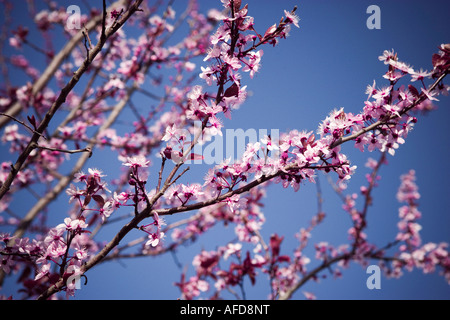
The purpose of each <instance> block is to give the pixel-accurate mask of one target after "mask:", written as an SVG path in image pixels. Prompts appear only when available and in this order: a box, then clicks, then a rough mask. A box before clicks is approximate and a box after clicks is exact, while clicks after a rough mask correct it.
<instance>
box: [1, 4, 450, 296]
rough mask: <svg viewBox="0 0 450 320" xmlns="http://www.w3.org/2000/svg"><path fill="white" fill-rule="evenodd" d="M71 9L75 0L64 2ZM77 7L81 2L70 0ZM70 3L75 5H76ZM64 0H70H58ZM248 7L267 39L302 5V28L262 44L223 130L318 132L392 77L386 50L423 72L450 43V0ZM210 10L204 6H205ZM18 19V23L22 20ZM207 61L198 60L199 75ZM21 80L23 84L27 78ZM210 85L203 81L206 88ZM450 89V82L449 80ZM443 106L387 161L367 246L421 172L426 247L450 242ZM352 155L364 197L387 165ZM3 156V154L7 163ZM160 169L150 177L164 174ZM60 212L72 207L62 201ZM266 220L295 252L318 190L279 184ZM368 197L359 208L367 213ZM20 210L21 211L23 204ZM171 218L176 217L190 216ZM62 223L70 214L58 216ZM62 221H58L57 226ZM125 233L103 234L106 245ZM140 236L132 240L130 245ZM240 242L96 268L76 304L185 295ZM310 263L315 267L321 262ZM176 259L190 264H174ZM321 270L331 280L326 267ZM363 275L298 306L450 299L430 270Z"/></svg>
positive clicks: (326, 232) (325, 233)
mask: <svg viewBox="0 0 450 320" xmlns="http://www.w3.org/2000/svg"><path fill="white" fill-rule="evenodd" d="M66 2H67V4H68V5H69V1H64V3H66ZM72 2H73V1H72ZM72 2H71V3H70V4H72ZM60 3H62V1H60ZM199 3H200V6H201V8H204V12H206V11H207V9H208V8H210V7H212V6H215V7H217V8H220V7H221V3H220V1H210V0H202V1H199ZM243 3H248V4H249V15H251V16H253V17H254V18H255V28H256V30H257V31H258V32H259V33H264V31H265V30H266V29H267V28H268V27H269V26H271V25H272V24H273V23H276V22H278V21H279V20H280V18H281V17H282V16H283V10H284V9H286V10H291V9H292V8H293V7H294V5H297V6H298V9H297V15H298V16H299V17H300V19H301V20H300V23H299V24H300V28H299V29H297V28H293V29H292V31H291V34H290V36H289V37H288V38H287V39H286V40H282V41H280V43H279V45H278V46H277V47H275V48H272V47H268V46H266V47H264V48H263V50H264V56H263V59H262V68H261V70H260V72H259V74H257V75H256V76H255V78H254V79H253V80H249V81H247V82H246V83H245V84H246V85H247V86H248V87H247V90H248V91H250V92H252V95H251V96H250V97H249V99H248V100H247V101H246V102H245V104H243V105H242V106H241V108H240V109H239V110H238V111H236V112H234V113H233V119H232V120H231V121H228V120H226V121H224V124H225V128H230V129H238V128H241V129H243V130H247V129H256V130H259V129H267V130H269V131H270V130H271V129H277V130H279V131H280V132H284V131H289V130H291V129H298V130H314V131H315V130H316V129H317V126H318V125H319V123H320V122H321V121H322V120H323V119H324V118H325V117H326V116H327V114H328V113H329V112H330V111H331V110H333V109H334V108H341V107H344V110H345V111H346V112H353V113H358V112H359V111H360V110H361V109H362V107H363V105H364V101H365V100H366V98H367V96H366V94H365V89H366V86H367V85H369V84H372V82H373V80H376V82H377V85H378V86H380V87H381V86H384V85H386V84H387V81H386V80H385V79H384V78H382V75H383V74H384V73H385V72H386V66H385V65H384V64H383V63H382V62H380V61H378V56H379V55H381V54H382V52H383V50H385V49H388V50H390V49H394V50H395V51H396V52H397V53H398V57H399V59H400V60H402V61H405V62H407V63H409V64H411V65H412V66H414V67H415V68H417V69H419V68H420V67H422V68H423V69H428V70H430V69H431V67H432V66H431V55H432V54H433V53H435V52H437V50H438V49H437V47H438V46H439V45H440V44H441V43H445V42H448V41H449V39H450V37H449V36H450V20H449V19H448V12H450V3H449V2H448V1H436V0H433V1H377V2H373V1H365V0H363V1H356V0H353V1H291V0H284V1H267V0H264V1H258V0H249V1H246V2H245V1H243ZM184 4H185V2H184V1H175V4H174V9H175V11H176V12H177V13H181V11H182V8H183V6H184ZM372 4H376V5H378V6H379V8H380V9H381V29H379V30H369V29H368V28H367V27H366V20H367V18H368V17H369V14H367V13H366V9H367V7H368V6H369V5H372ZM202 10H203V9H202ZM16 18H17V19H19V18H20V16H19V15H18V16H17V17H16ZM201 65H202V66H203V64H202V61H201V60H198V61H197V69H198V70H200V66H201ZM18 81H20V79H18ZM198 83H199V84H201V80H200V79H199V81H198ZM447 83H448V80H447ZM439 99H440V101H439V102H438V103H437V106H438V109H437V110H435V111H433V112H431V113H429V114H428V115H426V116H423V117H420V118H419V122H418V123H417V125H416V127H415V129H414V130H413V132H412V133H411V134H410V136H409V137H408V139H407V141H406V144H405V145H402V146H401V147H400V148H399V149H398V151H397V152H396V155H395V156H394V157H391V156H389V157H388V161H389V165H387V166H384V167H383V168H382V169H381V171H380V175H381V176H382V179H381V181H380V183H379V187H378V188H377V189H375V190H374V192H373V197H374V205H373V206H371V207H370V209H369V213H368V222H369V227H368V229H367V230H366V233H367V234H368V237H369V239H370V240H371V241H372V242H373V243H375V244H378V245H380V246H383V245H385V244H386V243H387V242H389V241H391V240H392V239H393V238H394V237H395V235H396V233H397V227H396V223H397V221H398V208H399V207H400V206H401V204H399V203H398V202H397V200H396V192H397V189H398V186H399V183H400V175H401V174H404V173H406V172H407V171H408V170H409V169H415V171H416V177H417V183H418V185H419V191H420V193H421V196H422V197H421V199H420V201H419V203H420V206H419V210H420V211H421V212H422V219H421V221H420V222H421V224H422V226H423V229H422V231H421V236H422V240H423V243H427V242H441V241H444V242H450V236H449V232H448V230H449V226H450V216H449V210H448V208H449V205H450V203H449V199H450V197H449V196H450V194H449V188H448V181H449V179H450V171H449V170H448V167H447V166H446V158H447V157H448V156H449V155H450V154H449V149H448V146H449V134H448V131H447V128H448V119H449V118H450V110H449V108H450V99H449V97H445V96H440V97H439ZM343 150H344V153H346V154H347V155H348V157H349V158H350V159H351V161H352V162H353V163H354V164H356V165H357V166H358V169H357V173H356V174H355V176H354V177H353V178H352V180H351V182H350V183H349V186H348V190H349V192H358V190H359V186H360V185H361V184H364V183H365V179H364V175H365V173H366V172H368V171H367V169H366V168H365V167H364V164H365V161H366V159H367V158H368V157H373V158H375V159H378V157H379V155H378V154H377V153H372V154H371V153H369V152H367V151H366V152H365V153H361V152H360V151H358V150H357V149H355V148H354V147H353V145H352V144H351V143H347V144H346V145H344V146H343ZM104 159H105V158H104V157H101V156H100V157H93V158H92V159H91V160H90V162H89V164H88V166H89V167H101V168H103V169H104V171H105V173H107V174H108V169H109V170H110V172H111V176H113V170H114V168H117V167H118V166H120V163H119V162H117V161H116V162H114V161H111V162H109V163H105V161H104ZM1 160H3V155H2V156H1ZM158 169H159V164H158V163H157V164H156V165H155V169H154V170H153V171H152V172H154V173H153V175H154V176H156V175H157V170H158ZM205 172H206V170H205V167H204V166H197V167H195V166H194V165H193V166H191V170H190V171H189V173H188V175H187V176H186V177H184V178H185V179H186V180H185V181H190V182H192V181H194V182H202V177H203V175H204V173H205ZM319 179H320V185H321V187H322V191H323V197H324V203H323V209H324V211H325V212H326V214H327V218H326V219H325V222H324V223H323V224H322V225H320V226H319V227H318V228H317V229H315V230H314V231H313V236H312V238H311V240H310V241H311V243H316V242H320V241H328V242H329V243H331V244H333V245H335V246H338V245H339V244H342V243H346V242H347V230H348V228H349V227H350V226H351V222H350V219H349V217H348V216H347V214H346V213H345V212H344V211H343V210H342V209H341V204H342V203H341V201H340V199H339V198H338V197H337V196H336V195H335V194H334V192H333V191H332V190H331V188H330V186H329V185H328V183H327V180H326V177H325V176H323V175H319ZM60 198H61V199H60V200H61V202H60V203H59V204H55V205H54V206H52V209H56V210H58V209H60V208H63V207H64V206H66V204H65V201H66V199H64V196H62V197H60ZM264 204H265V207H264V208H263V211H264V213H265V216H266V219H267V221H266V223H265V224H264V227H263V230H262V235H263V236H265V238H266V239H268V238H269V236H270V235H271V234H273V233H278V234H279V235H284V236H285V240H284V242H283V245H282V248H281V252H282V253H284V254H291V252H292V249H293V248H294V247H295V245H296V244H297V242H296V239H295V237H294V234H295V233H296V232H298V231H299V229H300V228H301V227H306V224H307V223H308V222H309V221H310V219H311V217H312V216H313V215H314V214H315V213H316V212H317V199H316V187H315V185H312V184H309V183H308V184H304V185H302V187H301V188H300V190H299V191H298V192H297V193H295V192H293V191H292V190H291V189H288V190H285V189H283V188H282V187H281V186H280V185H271V186H270V187H269V188H268V192H267V197H266V199H265V200H264ZM361 206H362V202H359V207H361ZM16 208H17V210H19V209H20V205H19V204H16ZM188 214H193V213H186V215H183V216H181V217H175V216H174V217H168V218H167V222H169V223H170V222H173V221H177V220H178V219H180V218H184V217H186V216H187V215H188ZM61 220H62V219H61ZM57 223H59V222H57ZM119 227H120V226H119V225H114V226H112V227H111V229H108V230H105V232H104V234H103V235H102V236H104V237H105V240H106V239H108V236H109V237H110V236H111V235H113V234H114V232H116V231H117V230H118V228H119ZM137 235H138V234H136V233H133V234H131V235H130V236H129V238H126V239H130V240H131V239H133V237H136V236H137ZM233 237H234V235H233V230H232V229H231V228H222V227H220V228H218V227H216V228H215V229H214V230H213V232H210V233H209V234H205V235H203V236H202V237H200V238H199V239H198V241H197V242H196V243H194V244H193V245H192V246H188V247H185V248H184V247H182V248H180V249H179V250H178V251H177V252H176V254H174V255H171V254H167V255H165V256H162V257H158V258H145V259H144V258H139V259H135V260H124V261H117V262H108V263H105V264H101V265H99V266H96V267H95V268H94V269H92V270H89V272H88V274H87V276H88V278H89V282H88V285H87V286H83V287H82V289H81V290H79V291H77V293H76V298H77V299H175V298H177V297H178V296H179V291H178V289H177V288H176V287H174V286H172V284H173V283H174V282H176V281H179V274H180V272H181V271H182V268H183V267H185V266H186V267H188V270H189V271H188V275H192V274H193V267H192V264H191V261H192V258H193V256H194V255H195V254H197V253H198V252H199V250H200V249H206V250H213V249H214V248H216V247H217V246H218V245H223V244H225V243H226V242H228V241H230V240H232V239H233ZM306 252H307V253H308V252H309V253H310V254H309V256H310V257H311V259H312V262H311V264H310V265H309V267H310V268H313V267H314V266H315V265H317V262H316V261H315V260H314V259H313V255H314V253H313V251H306ZM177 261H179V262H180V263H181V264H182V266H181V269H180V267H179V266H177V263H176V262H177ZM324 274H327V273H326V272H324ZM367 276H368V275H367V274H366V272H365V268H362V267H361V266H359V265H356V264H352V266H351V267H350V268H349V269H344V270H343V277H342V278H341V279H338V280H333V279H330V277H327V278H326V279H321V280H320V283H314V282H311V283H308V284H307V285H305V286H304V287H303V288H302V289H301V290H299V292H297V293H296V294H295V295H294V296H293V298H294V299H304V296H303V294H302V293H301V291H303V290H305V291H309V292H312V293H314V294H315V295H316V296H317V298H318V299H449V298H450V288H449V286H448V284H446V282H445V280H444V279H443V277H440V276H439V275H438V274H437V273H435V274H428V275H423V274H422V271H414V272H412V273H409V272H406V273H405V275H404V276H403V277H402V278H400V279H387V278H385V277H382V280H381V289H380V290H368V289H367V287H366V279H367ZM260 280H261V281H260V282H259V283H258V284H257V285H256V286H255V287H252V286H251V285H250V283H249V282H247V283H246V293H247V298H250V299H265V298H266V297H267V295H268V293H269V282H268V281H266V280H265V279H264V278H262V279H260ZM14 289H15V288H14V284H13V283H11V281H9V282H8V283H6V284H5V288H4V290H5V291H7V292H8V291H12V290H14Z"/></svg>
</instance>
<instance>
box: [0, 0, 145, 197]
mask: <svg viewBox="0 0 450 320" xmlns="http://www.w3.org/2000/svg"><path fill="white" fill-rule="evenodd" d="M141 3H142V0H137V1H136V2H134V3H133V4H132V5H131V6H130V7H129V9H128V10H127V12H126V13H125V14H124V16H123V17H122V18H121V19H120V20H119V21H117V22H116V23H114V24H113V25H112V26H110V27H109V28H108V30H107V31H106V32H105V33H102V36H101V37H100V41H99V42H98V43H97V45H96V46H95V47H94V48H92V50H91V51H88V52H87V56H86V58H85V60H84V62H83V64H82V65H81V66H80V67H79V68H78V70H77V71H76V72H75V73H74V75H73V77H72V78H71V79H70V81H69V82H68V83H67V84H66V86H65V87H64V88H63V89H62V90H61V93H60V94H59V96H58V97H57V99H56V101H55V102H54V103H53V105H52V106H51V108H50V110H48V111H47V113H46V114H45V116H44V118H43V120H42V121H41V123H40V124H39V126H38V127H37V128H36V131H37V132H36V133H34V134H33V137H32V138H31V140H30V142H29V143H28V145H27V147H26V148H25V150H24V151H23V152H22V153H21V154H20V155H19V157H18V158H17V161H16V163H15V164H14V166H12V167H11V172H10V174H9V175H8V177H7V178H6V180H5V181H3V183H2V185H1V187H0V199H2V198H3V196H4V195H5V194H6V193H7V192H8V191H9V189H10V186H11V184H12V183H13V181H14V179H15V177H16V176H17V173H18V172H19V171H20V170H21V169H22V166H23V165H24V163H25V161H26V159H27V157H28V156H29V155H30V153H31V152H32V151H33V150H34V149H35V148H36V145H37V141H38V140H39V138H40V137H41V135H42V133H43V132H44V131H45V130H46V129H47V127H48V125H49V123H50V121H51V120H52V118H53V116H54V115H55V113H56V112H57V111H58V109H59V108H60V107H61V105H62V104H63V103H64V102H65V100H66V98H67V96H68V95H69V93H70V92H71V91H72V89H73V88H74V87H75V85H76V84H77V83H78V81H79V80H80V78H81V76H82V75H83V74H84V73H85V71H86V70H87V68H88V67H89V66H90V64H91V63H92V61H93V60H94V59H95V57H96V56H97V55H98V54H99V53H100V51H101V50H102V48H103V46H104V45H105V43H106V40H107V39H108V38H109V37H111V36H112V35H113V34H114V33H116V32H117V30H119V28H121V27H122V26H123V25H124V24H125V22H126V21H127V20H128V19H129V18H130V17H131V16H132V15H133V14H134V13H135V12H136V11H137V10H138V8H139V5H140V4H141ZM103 15H104V16H103V18H102V21H103V22H102V23H103V24H102V30H104V29H105V25H104V24H105V23H106V22H105V21H106V20H105V19H106V17H105V16H106V9H104V12H103Z"/></svg>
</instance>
